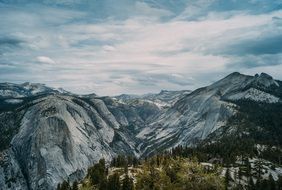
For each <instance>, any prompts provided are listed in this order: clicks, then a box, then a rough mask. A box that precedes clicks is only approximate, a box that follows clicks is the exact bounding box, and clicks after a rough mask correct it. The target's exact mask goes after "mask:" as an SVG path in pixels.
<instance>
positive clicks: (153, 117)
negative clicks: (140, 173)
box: [0, 73, 282, 189]
mask: <svg viewBox="0 0 282 190" xmlns="http://www.w3.org/2000/svg"><path fill="white" fill-rule="evenodd" d="M7 85H8V86H7ZM26 85H27V84H22V85H13V84H7V83H3V84H1V85H0V87H1V88H0V90H2V91H0V92H4V90H7V89H9V90H10V91H9V93H8V96H7V93H6V94H4V95H3V94H2V97H1V98H0V124H1V126H0V127H1V128H0V130H1V134H4V135H1V137H0V140H1V142H3V143H2V145H1V154H0V171H1V172H0V187H3V188H4V189H54V188H55V187H56V185H57V184H58V183H59V182H62V181H63V180H69V181H70V182H72V181H74V180H75V179H81V178H83V177H84V176H85V175H86V171H87V168H88V167H89V166H91V165H92V164H93V163H95V162H97V161H98V160H99V159H101V158H105V159H106V160H107V161H109V160H111V158H113V157H114V156H116V155H117V154H131V155H135V156H137V157H142V156H148V155H151V154H154V153H155V152H159V151H162V150H167V149H170V148H172V147H175V146H178V145H187V146H196V145H197V143H198V142H201V141H202V140H204V139H206V138H207V137H208V136H209V135H210V134H212V133H213V132H214V131H216V130H217V129H219V128H221V127H222V126H224V125H225V124H226V122H227V121H228V119H229V118H230V117H231V116H233V115H234V114H236V112H237V110H238V105H237V104H236V101H240V100H250V101H254V102H258V103H261V102H263V103H267V104H272V103H279V102H281V97H282V90H281V85H282V84H281V82H280V81H276V80H274V79H273V78H272V77H270V76H269V75H267V74H264V73H262V74H260V75H256V76H246V75H242V74H240V73H232V74H230V75H228V76H227V77H225V78H224V79H222V80H220V81H218V82H216V83H214V84H212V85H210V86H207V87H204V88H200V89H197V90H195V91H193V92H190V91H162V92H161V93H159V94H147V95H144V96H131V95H122V96H118V97H98V96H96V95H94V94H92V95H86V96H78V95H74V94H71V93H68V92H65V91H63V90H60V91H58V90H53V89H52V88H49V87H45V86H44V89H42V88H41V87H42V85H39V88H40V89H41V90H40V93H29V91H28V93H26V92H25V91H22V89H23V88H24V86H26ZM29 85H31V84H29ZM31 86H33V85H31ZM36 88H38V86H36V87H34V88H33V90H34V89H36ZM28 89H30V88H28ZM50 89H51V90H50ZM23 92H24V93H23ZM19 94H20V96H19ZM11 100H17V101H11Z"/></svg>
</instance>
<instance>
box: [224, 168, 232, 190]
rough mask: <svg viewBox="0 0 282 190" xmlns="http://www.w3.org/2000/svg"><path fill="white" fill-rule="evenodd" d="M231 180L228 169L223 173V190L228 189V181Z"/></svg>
mask: <svg viewBox="0 0 282 190" xmlns="http://www.w3.org/2000/svg"><path fill="white" fill-rule="evenodd" d="M230 180H231V176H230V171H229V168H227V169H226V172H225V189H228V185H229V181H230Z"/></svg>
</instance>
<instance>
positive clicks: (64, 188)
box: [60, 181, 71, 190]
mask: <svg viewBox="0 0 282 190" xmlns="http://www.w3.org/2000/svg"><path fill="white" fill-rule="evenodd" d="M70 189H71V187H70V184H69V183H68V182H67V181H63V183H62V185H61V187H60V190H70Z"/></svg>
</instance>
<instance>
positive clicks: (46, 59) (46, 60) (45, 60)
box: [36, 56, 56, 64]
mask: <svg viewBox="0 0 282 190" xmlns="http://www.w3.org/2000/svg"><path fill="white" fill-rule="evenodd" d="M36 59H37V61H38V62H40V63H47V64H56V62H55V61H54V60H53V59H51V58H50V57H46V56H38V57H37V58H36Z"/></svg>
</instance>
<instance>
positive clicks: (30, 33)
mask: <svg viewBox="0 0 282 190" xmlns="http://www.w3.org/2000/svg"><path fill="white" fill-rule="evenodd" d="M211 3H212V1H211ZM193 6H198V5H193ZM207 6H208V5H207ZM27 7H29V6H27ZM134 7H135V8H134V10H137V13H136V14H135V13H133V12H134V11H132V10H128V12H129V13H128V14H132V15H131V16H130V15H129V16H128V18H126V19H114V18H112V17H106V18H103V19H102V21H101V20H99V21H97V20H96V19H95V15H93V14H92V13H91V12H84V11H77V10H76V11H75V10H67V9H61V8H50V7H46V6H44V7H41V8H42V9H38V8H37V9H36V8H34V7H32V8H31V9H25V8H18V10H17V11H15V10H14V9H7V10H6V9H5V11H4V12H3V11H2V12H1V10H0V25H1V26H3V28H4V29H3V30H1V31H0V35H3V34H12V36H15V37H17V38H19V39H23V41H24V43H23V45H22V46H23V47H24V48H23V49H21V50H17V51H14V52H13V51H11V52H6V53H5V55H4V56H3V57H2V58H0V61H2V62H4V61H7V60H9V61H12V62H13V63H14V65H13V68H17V69H19V70H21V72H17V70H16V69H14V70H13V69H9V72H10V73H9V74H5V75H2V74H1V76H0V80H13V79H14V78H15V73H16V75H17V77H16V78H17V80H24V81H34V82H43V83H47V84H48V85H54V86H61V87H65V88H67V90H71V91H75V92H79V93H81V92H84V93H90V92H95V93H98V94H102V95H112V94H118V93H146V92H150V91H158V90H160V89H194V88H196V87H200V86H202V85H206V84H209V83H210V82H211V81H213V80H215V79H219V76H218V74H221V75H220V77H221V76H222V74H228V72H233V71H234V69H238V70H240V71H243V72H244V71H249V70H250V68H247V67H244V65H242V62H243V61H244V60H246V59H244V58H248V57H247V56H246V57H242V58H241V57H236V56H233V55H223V54H222V52H223V51H224V50H225V49H226V47H227V46H228V45H229V44H232V43H234V42H240V41H243V40H248V39H257V38H260V37H262V36H264V35H272V34H275V33H276V34H277V33H281V32H282V29H281V27H280V28H279V27H278V26H276V25H271V23H272V22H273V17H275V18H280V17H282V11H274V12H271V13H264V14H256V15H251V14H249V13H248V12H247V11H231V12H228V13H227V12H220V13H219V12H216V11H214V12H211V13H210V14H207V15H205V16H203V17H201V19H199V20H197V21H189V20H186V19H184V18H186V17H190V16H191V15H187V14H188V13H187V11H186V12H183V13H182V15H180V16H179V17H176V18H174V19H167V20H162V18H163V17H168V16H170V15H171V12H170V11H166V10H164V9H159V8H156V7H154V8H153V7H151V6H149V5H148V4H146V3H144V2H137V3H136V4H134ZM30 10H32V11H30ZM187 10H189V8H187ZM50 13H51V14H52V15H53V16H52V18H51V19H49V18H50ZM196 14H197V12H194V13H193V15H196ZM2 16H3V17H2ZM25 21H28V22H25ZM19 31H20V32H19ZM270 56H271V57H273V56H276V55H270ZM249 57H250V56H249ZM277 58H278V59H279V58H280V57H277ZM248 60H256V61H257V62H258V63H259V64H260V66H261V65H263V64H262V63H261V62H262V61H263V62H265V61H266V59H265V58H264V59H262V58H261V57H259V56H257V57H256V59H254V58H252V59H248ZM273 60H277V59H273ZM38 62H40V63H45V64H36V63H38ZM237 62H240V63H238V64H237ZM33 63H35V64H33ZM56 63H57V64H56ZM58 63H59V64H58ZM234 63H235V64H234ZM0 65H1V63H0ZM4 68H7V67H4ZM271 68H273V69H275V68H277V67H272V66H269V67H268V71H269V73H270V74H272V73H275V74H276V76H278V74H277V71H275V70H272V69H271ZM7 71H8V69H7ZM19 73H20V74H19ZM30 73H32V75H31V74H30ZM42 73H43V74H42ZM50 76H52V77H50ZM207 76H209V77H207ZM280 76H281V75H280ZM181 81H185V82H186V83H185V82H184V83H181ZM190 81H191V82H190ZM190 83H191V84H190Z"/></svg>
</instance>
